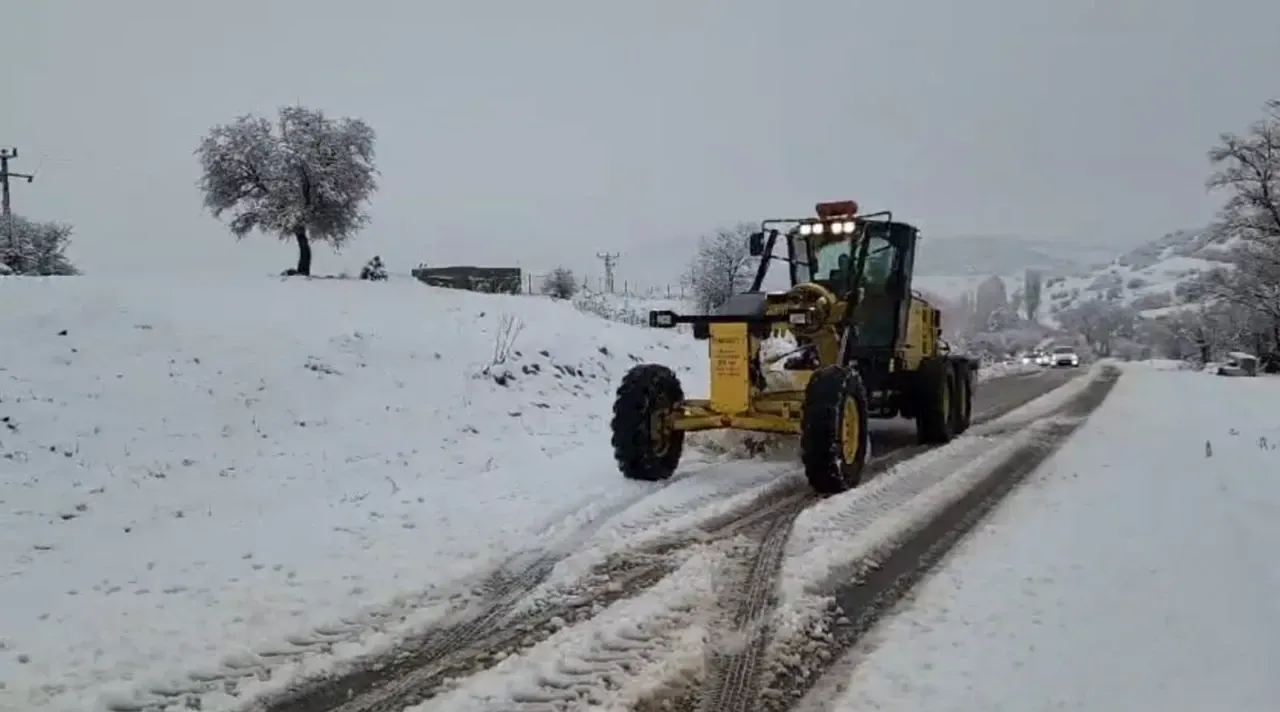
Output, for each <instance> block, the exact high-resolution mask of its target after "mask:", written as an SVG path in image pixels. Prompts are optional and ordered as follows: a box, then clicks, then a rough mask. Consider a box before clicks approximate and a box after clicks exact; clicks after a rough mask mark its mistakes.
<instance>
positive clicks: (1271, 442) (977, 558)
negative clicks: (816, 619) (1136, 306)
mask: <svg viewBox="0 0 1280 712" xmlns="http://www.w3.org/2000/svg"><path fill="white" fill-rule="evenodd" d="M1162 369H1163V364H1156V365H1155V366H1154V367H1152V366H1151V365H1147V364H1132V365H1127V366H1126V367H1125V370H1126V375H1125V376H1124V377H1123V378H1122V379H1121V380H1120V382H1119V383H1118V384H1117V385H1116V387H1115V389H1114V390H1113V391H1112V393H1111V395H1110V396H1109V397H1108V399H1107V401H1106V402H1105V403H1103V405H1102V407H1101V408H1099V410H1098V411H1097V412H1095V413H1094V414H1093V416H1091V417H1090V419H1089V420H1088V421H1087V422H1086V423H1085V424H1084V426H1082V428H1081V429H1080V431H1079V432H1078V433H1077V434H1076V435H1075V436H1074V437H1073V438H1072V439H1071V440H1069V441H1068V442H1067V444H1066V445H1065V447H1064V448H1063V449H1062V450H1060V451H1059V452H1057V453H1056V454H1055V455H1053V456H1052V457H1051V458H1050V459H1049V460H1048V461H1047V462H1046V463H1045V464H1044V465H1043V466H1042V467H1041V469H1040V470H1039V472H1038V473H1037V475H1035V476H1033V479H1032V480H1031V481H1030V482H1029V484H1028V485H1027V486H1024V487H1023V488H1021V489H1019V490H1018V491H1016V492H1015V493H1014V495H1013V496H1012V497H1011V498H1010V499H1009V500H1008V501H1007V502H1005V503H1004V504H1003V505H1001V507H1000V508H999V509H998V510H997V511H996V513H995V514H994V515H993V516H992V517H991V518H990V519H989V520H988V521H987V522H986V523H984V524H982V525H980V527H979V529H978V530H977V531H976V532H975V533H974V534H973V535H971V537H969V538H968V539H966V540H965V541H964V542H963V543H962V544H961V546H960V547H959V548H958V549H957V551H956V552H955V553H953V554H952V556H951V557H950V558H949V559H948V561H947V563H946V564H945V565H944V566H943V567H942V568H941V569H940V570H939V571H937V572H936V573H935V574H934V575H932V576H931V577H930V578H929V579H927V580H926V582H925V583H924V584H923V585H922V586H921V588H920V589H919V590H918V591H917V593H916V595H915V596H913V602H912V603H911V605H910V606H909V607H907V608H906V609H905V610H904V611H903V612H902V613H901V614H899V615H898V616H896V617H894V618H893V619H890V620H888V621H886V622H885V623H883V624H882V625H881V627H880V629H879V630H878V631H877V633H876V634H875V635H874V636H873V638H874V640H872V641H870V642H868V644H867V646H866V647H865V648H862V649H859V650H855V651H853V652H851V653H850V654H849V656H848V657H847V658H846V659H845V661H843V665H842V666H840V667H838V668H837V669H834V670H832V671H831V672H830V673H829V675H828V677H827V679H825V680H824V681H823V683H822V684H820V685H819V687H818V688H815V690H814V692H813V694H812V695H811V698H812V700H813V702H814V708H815V709H816V708H819V707H820V708H821V709H880V710H890V711H896V710H902V711H903V712H906V711H907V710H922V709H929V710H957V711H960V710H963V711H966V712H967V711H973V712H977V711H978V710H990V709H997V708H1010V709H1014V708H1016V709H1019V710H1027V711H1029V712H1036V711H1038V710H1046V711H1047V710H1061V709H1075V710H1121V709H1167V710H1208V709H1230V710H1242V711H1253V710H1257V711H1258V712H1262V711H1263V710H1272V709H1274V708H1275V701H1276V700H1277V699H1280V682H1278V681H1277V678H1276V676H1275V671H1274V668H1275V665H1274V661H1275V660H1277V659H1280V633H1278V632H1277V631H1280V604H1277V602H1276V596H1275V592H1276V591H1277V590H1278V589H1280V564H1278V563H1277V561H1276V557H1275V552H1276V550H1277V549H1278V548H1280V520H1278V519H1277V517H1276V512H1280V478H1277V477H1276V473H1277V472H1280V417H1278V416H1277V410H1276V403H1277V402H1278V401H1280V381H1276V380H1272V379H1231V378H1202V377H1200V376H1199V375H1198V374H1195V373H1186V372H1183V373H1179V372H1176V371H1165V370H1162ZM1188 404H1191V407H1188ZM958 651H964V653H963V654H957V652H958ZM921 671H927V674H921ZM835 689H844V690H847V692H845V693H844V694H843V695H840V696H837V697H835V699H833V697H832V696H831V695H830V692H831V691H832V690H835ZM801 709H809V708H808V707H804V706H802V707H801Z"/></svg>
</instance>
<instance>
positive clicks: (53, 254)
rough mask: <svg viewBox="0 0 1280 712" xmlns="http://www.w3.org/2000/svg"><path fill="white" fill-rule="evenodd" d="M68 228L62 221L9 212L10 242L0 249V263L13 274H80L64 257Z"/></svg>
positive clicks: (69, 228)
mask: <svg viewBox="0 0 1280 712" xmlns="http://www.w3.org/2000/svg"><path fill="white" fill-rule="evenodd" d="M71 233H72V228H71V226H70V225H68V224H66V223H60V222H39V221H36V220H29V219H27V218H24V217H22V216H20V215H14V216H13V244H12V246H9V245H8V244H6V245H4V247H3V248H2V249H0V263H3V264H4V265H5V266H7V267H8V268H9V269H10V271H12V272H13V273H14V274H21V275H37V276H67V275H76V274H80V271H79V270H78V269H76V267H75V265H73V264H72V263H71V260H70V259H69V258H68V257H67V254H66V251H67V248H68V247H69V246H70V245H71Z"/></svg>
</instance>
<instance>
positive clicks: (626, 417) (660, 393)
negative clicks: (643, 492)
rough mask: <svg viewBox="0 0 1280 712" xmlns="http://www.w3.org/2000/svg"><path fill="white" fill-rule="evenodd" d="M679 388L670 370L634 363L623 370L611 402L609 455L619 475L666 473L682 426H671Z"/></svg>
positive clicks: (679, 446) (660, 476)
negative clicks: (611, 441)
mask: <svg viewBox="0 0 1280 712" xmlns="http://www.w3.org/2000/svg"><path fill="white" fill-rule="evenodd" d="M682 402H684V389H683V388H682V387H681V386H680V378H679V377H677V376H676V374H675V372H674V371H672V370H671V369H669V368H667V367H666V366H662V365H660V364H652V363H646V364H640V365H639V366H634V367H632V368H631V370H630V371H628V372H627V375H625V376H623V378H622V383H621V385H619V386H618V393H617V396H616V397H615V399H614V402H613V423H612V427H613V456H614V459H616V460H617V461H618V469H619V470H620V471H621V472H622V476H623V477H625V478H627V479H629V480H641V481H644V482H658V481H661V480H665V479H667V478H669V477H671V474H672V473H674V472H675V471H676V466H678V465H679V464H680V455H681V454H682V453H683V452H684V431H682V430H676V429H675V428H673V427H672V418H673V417H674V416H675V414H676V408H677V407H678V406H679V405H680V403H682Z"/></svg>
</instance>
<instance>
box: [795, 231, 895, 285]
mask: <svg viewBox="0 0 1280 712" xmlns="http://www.w3.org/2000/svg"><path fill="white" fill-rule="evenodd" d="M867 241H868V248H867V266H866V269H865V270H864V272H863V284H864V285H866V286H868V287H871V288H876V287H883V286H884V284H885V282H887V281H888V279H889V275H890V274H891V273H892V272H893V258H894V250H893V245H892V244H890V242H889V241H888V240H886V239H884V238H883V237H870V238H868V240H867ZM815 257H816V259H815V260H814V261H815V262H816V263H817V265H816V267H815V269H814V270H813V278H814V279H817V280H822V281H831V282H836V283H840V282H843V281H844V280H845V273H846V271H847V270H849V269H850V268H851V266H852V264H853V260H854V257H855V255H854V252H853V243H852V242H851V241H849V240H839V241H836V242H829V243H827V244H825V245H823V246H822V247H820V248H818V254H817V255H816V256H815Z"/></svg>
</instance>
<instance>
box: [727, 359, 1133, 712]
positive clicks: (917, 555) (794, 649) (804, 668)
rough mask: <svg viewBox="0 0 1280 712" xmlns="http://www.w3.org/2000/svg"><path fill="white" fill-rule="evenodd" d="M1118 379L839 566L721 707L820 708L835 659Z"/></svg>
mask: <svg viewBox="0 0 1280 712" xmlns="http://www.w3.org/2000/svg"><path fill="white" fill-rule="evenodd" d="M1119 377H1120V372H1119V371H1118V370H1117V369H1113V368H1108V369H1105V370H1103V372H1102V373H1101V374H1100V375H1099V376H1098V377H1096V378H1094V379H1093V380H1092V382H1090V383H1089V384H1088V385H1087V386H1086V387H1085V388H1084V389H1083V390H1082V391H1081V392H1080V393H1078V394H1076V395H1075V396H1074V397H1072V398H1071V399H1070V400H1069V401H1068V402H1066V403H1065V404H1063V405H1062V406H1061V407H1060V408H1058V409H1056V411H1055V412H1054V413H1053V414H1051V415H1047V416H1045V417H1044V419H1043V421H1042V422H1041V423H1040V424H1039V425H1038V426H1037V427H1038V428H1039V429H1040V432H1038V433H1031V434H1028V436H1027V437H1026V438H1024V439H1023V440H1021V441H1019V442H1017V443H1016V446H1015V447H1014V448H1013V450H1012V452H1010V453H1009V454H1007V455H1006V456H1005V457H1003V458H1002V459H1001V461H1000V462H999V463H998V464H996V465H995V466H994V467H992V468H990V469H989V471H988V472H986V473H985V475H984V476H982V477H981V478H980V479H979V481H978V482H977V483H976V485H975V486H973V487H971V488H969V489H968V490H966V491H965V492H964V493H963V494H962V495H960V496H959V497H957V498H956V499H954V500H952V501H950V502H949V503H947V504H945V505H944V506H943V508H942V509H941V511H939V512H937V513H936V515H935V516H933V517H931V518H929V519H928V520H927V521H925V522H924V523H923V524H922V525H920V526H918V527H917V528H915V529H913V530H911V531H908V532H905V533H904V534H903V535H902V536H900V537H896V538H895V539H894V540H892V541H884V542H881V543H880V545H879V546H878V547H876V549H875V550H874V551H873V552H872V553H870V554H869V555H867V556H864V557H861V558H860V559H858V560H856V561H853V562H851V563H850V564H849V565H848V566H846V567H843V568H842V570H841V575H839V576H835V577H832V579H831V580H829V581H828V582H827V583H826V586H824V587H823V588H825V590H827V591H829V592H830V593H831V594H833V595H832V599H831V602H830V604H829V605H828V606H827V607H826V609H825V611H823V612H822V613H821V614H820V615H819V616H818V617H817V618H816V619H815V620H812V621H810V622H809V623H808V625H804V626H803V627H802V628H799V629H796V630H793V631H792V632H791V635H790V637H789V638H788V639H786V640H779V641H775V642H774V644H773V645H772V646H771V653H772V655H771V663H772V666H771V668H770V669H769V671H768V674H767V675H766V676H765V677H764V679H762V680H761V681H760V682H759V683H757V684H758V685H759V686H760V687H761V688H762V689H763V693H762V694H761V695H760V696H759V697H758V698H757V699H756V702H757V704H755V705H754V706H747V707H741V708H737V710H730V709H728V708H726V710H725V712H739V711H740V712H798V711H799V710H800V709H803V710H805V711H806V712H813V711H814V710H816V709H823V708H825V707H826V705H824V704H823V703H822V701H821V700H818V699H809V698H807V697H806V695H807V694H808V693H809V692H810V691H811V690H813V689H814V687H815V685H817V684H818V683H819V680H820V678H821V677H822V676H823V674H824V673H825V672H826V671H828V670H829V669H830V670H832V673H833V674H840V675H847V673H848V672H849V671H850V666H851V665H852V663H851V662H850V661H847V660H845V661H841V656H842V655H844V654H845V653H846V652H847V651H848V650H849V649H851V648H852V647H853V646H854V645H856V644H857V643H858V642H859V641H860V640H861V639H862V637H863V636H864V635H865V634H866V633H867V632H868V631H870V630H871V629H872V628H873V627H874V625H875V624H876V623H877V622H878V621H879V620H880V619H881V618H882V617H883V616H884V615H886V614H887V613H888V612H890V611H891V609H892V607H893V606H894V605H896V604H897V603H898V601H900V600H901V599H902V598H903V596H905V595H906V594H907V593H908V592H909V591H910V589H911V588H912V587H913V586H914V585H915V584H917V583H918V582H919V581H920V580H921V579H922V578H923V577H924V576H926V575H927V574H928V572H929V571H930V570H932V569H933V568H934V567H935V566H937V565H938V563H939V562H941V561H942V560H943V558H944V557H945V556H946V555H947V553H948V552H950V551H951V550H952V549H953V548H954V547H955V545H956V544H957V543H959V541H960V540H961V539H962V538H963V537H964V536H965V535H966V534H967V533H968V532H969V531H971V530H972V529H973V527H974V526H976V525H977V524H978V522H980V521H981V520H982V518H983V517H985V516H986V515H987V514H988V513H989V512H990V511H991V510H992V509H994V508H995V507H996V506H997V505H998V504H999V503H1000V502H1001V501H1003V500H1004V498H1005V497H1007V496H1008V494H1009V493H1010V492H1012V491H1013V490H1014V489H1015V488H1016V487H1017V486H1018V485H1019V484H1020V483H1021V482H1022V481H1023V480H1024V479H1025V477H1026V476H1027V475H1029V474H1030V473H1031V472H1033V471H1034V470H1035V469H1036V468H1037V467H1038V466H1039V465H1040V464H1041V463H1042V462H1044V461H1045V460H1046V459H1048V457H1049V456H1051V455H1052V454H1053V453H1054V452H1056V451H1057V450H1058V448H1060V447H1061V446H1062V444H1063V443H1064V442H1065V441H1066V440H1067V439H1068V438H1069V437H1070V436H1071V435H1072V434H1073V433H1075V431H1076V430H1077V429H1078V428H1079V427H1080V426H1081V425H1082V424H1083V423H1084V421H1085V420H1086V419H1087V417H1088V415H1089V414H1090V413H1092V412H1093V411H1094V410H1096V409H1097V408H1098V406H1100V405H1101V404H1102V402H1103V401H1104V400H1105V399H1106V397H1107V396H1108V395H1109V394H1110V392H1111V389H1112V388H1113V387H1114V386H1115V384H1116V382H1117V381H1118V380H1119ZM1005 442H1006V443H1010V442H1011V441H1005ZM822 686H823V687H825V686H826V685H825V684H824V685H822ZM829 712H837V711H836V710H834V709H833V710H829Z"/></svg>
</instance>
